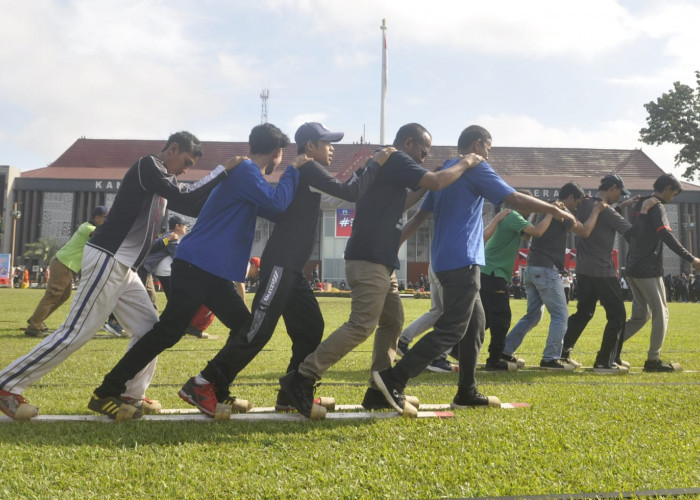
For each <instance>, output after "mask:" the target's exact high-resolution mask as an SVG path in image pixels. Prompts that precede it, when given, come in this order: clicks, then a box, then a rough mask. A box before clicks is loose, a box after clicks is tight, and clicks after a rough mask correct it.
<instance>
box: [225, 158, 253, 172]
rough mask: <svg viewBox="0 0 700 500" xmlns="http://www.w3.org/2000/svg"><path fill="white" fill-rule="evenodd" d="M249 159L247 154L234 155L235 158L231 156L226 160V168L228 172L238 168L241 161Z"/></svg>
mask: <svg viewBox="0 0 700 500" xmlns="http://www.w3.org/2000/svg"><path fill="white" fill-rule="evenodd" d="M247 159H248V157H247V156H234V157H233V158H229V159H228V160H226V161H225V162H224V168H225V169H226V171H227V172H230V171H231V170H233V169H234V168H236V167H237V166H238V164H239V163H240V162H242V161H243V160H247Z"/></svg>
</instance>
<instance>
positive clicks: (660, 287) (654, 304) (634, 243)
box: [618, 174, 700, 372]
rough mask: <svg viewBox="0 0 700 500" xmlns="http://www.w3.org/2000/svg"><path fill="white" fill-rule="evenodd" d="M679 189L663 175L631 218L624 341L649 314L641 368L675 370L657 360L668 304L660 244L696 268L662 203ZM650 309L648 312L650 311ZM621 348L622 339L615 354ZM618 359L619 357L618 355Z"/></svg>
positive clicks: (696, 261) (677, 367)
mask: <svg viewBox="0 0 700 500" xmlns="http://www.w3.org/2000/svg"><path fill="white" fill-rule="evenodd" d="M681 191H682V187H681V183H680V182H678V180H677V179H676V178H675V177H674V176H673V175H671V174H664V175H662V176H660V177H659V178H658V179H656V182H654V193H653V194H652V195H651V196H648V197H644V198H642V199H641V200H639V201H638V202H637V204H636V205H635V207H634V209H633V214H632V221H633V223H634V224H635V226H637V230H636V231H635V234H633V235H632V238H630V248H629V252H628V253H627V266H626V276H627V281H628V283H629V285H630V289H631V290H632V295H633V299H632V317H631V318H630V319H628V320H627V323H626V324H625V330H624V331H625V334H624V341H626V340H627V339H629V338H630V337H632V335H634V334H635V333H637V332H638V331H639V329H640V328H642V327H643V326H644V325H645V324H646V322H647V321H649V318H650V317H651V337H650V341H649V352H648V354H647V360H646V361H645V362H644V371H647V372H672V371H679V370H680V369H681V368H680V365H679V364H677V363H665V362H663V361H661V359H660V352H661V346H662V345H663V343H664V337H665V336H666V329H667V327H668V306H667V305H666V290H665V287H664V281H663V278H662V277H663V275H664V266H663V258H662V257H663V246H664V244H665V245H666V246H667V247H668V248H670V249H671V250H672V251H673V252H674V253H676V254H677V255H679V256H680V257H681V258H682V259H684V260H686V261H688V262H690V263H691V264H692V265H693V268H694V269H695V270H696V271H698V270H700V259H699V258H697V257H695V256H693V255H692V254H691V253H690V252H688V250H686V249H685V248H684V247H683V245H681V244H680V242H679V241H678V239H676V237H675V236H674V235H673V232H672V231H671V227H670V225H669V222H668V217H667V216H666V209H665V208H664V204H666V203H668V202H670V201H671V200H672V199H673V198H675V196H676V195H677V194H678V193H680V192H681ZM650 311H651V313H650ZM621 350H622V342H620V346H619V348H618V353H619V352H620V351H621ZM618 358H619V356H618Z"/></svg>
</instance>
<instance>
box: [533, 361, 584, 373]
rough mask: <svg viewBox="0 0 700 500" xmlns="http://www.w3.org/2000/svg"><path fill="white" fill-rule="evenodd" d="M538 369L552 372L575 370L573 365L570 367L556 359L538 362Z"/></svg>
mask: <svg viewBox="0 0 700 500" xmlns="http://www.w3.org/2000/svg"><path fill="white" fill-rule="evenodd" d="M540 369H542V370H552V371H559V372H572V371H574V370H575V369H576V368H575V367H574V365H571V364H569V363H562V362H561V361H560V360H558V359H552V360H550V361H544V360H542V361H540Z"/></svg>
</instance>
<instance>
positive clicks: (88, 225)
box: [24, 205, 109, 337]
mask: <svg viewBox="0 0 700 500" xmlns="http://www.w3.org/2000/svg"><path fill="white" fill-rule="evenodd" d="M108 213H109V209H108V208H107V207H105V206H103V205H100V206H97V207H95V209H94V210H93V211H92V220H91V221H89V222H83V223H82V224H81V225H80V226H79V227H78V229H77V230H76V231H75V233H73V236H71V237H70V239H69V240H68V243H66V244H65V245H63V247H62V248H61V249H60V250H59V251H58V252H56V255H55V256H54V257H52V258H51V262H50V263H49V273H50V274H49V280H48V282H47V283H46V293H44V297H43V298H42V299H41V301H40V302H39V305H37V306H36V310H35V311H34V314H32V317H31V318H29V319H28V320H27V323H28V325H27V328H25V330H24V334H25V335H28V336H29V337H44V336H46V335H47V334H48V333H49V332H48V328H47V327H46V325H45V324H44V321H45V320H46V318H48V317H49V316H50V315H51V313H53V312H54V311H55V310H56V309H58V308H59V307H60V306H61V304H63V303H64V302H65V301H66V300H68V297H70V294H71V291H72V290H73V279H74V278H75V275H76V274H78V273H79V272H80V263H81V261H82V260H83V250H84V249H85V244H86V243H87V241H88V239H89V238H90V237H91V236H92V233H93V232H94V231H95V228H97V227H99V226H101V225H102V223H103V222H104V221H105V219H106V218H107V214H108Z"/></svg>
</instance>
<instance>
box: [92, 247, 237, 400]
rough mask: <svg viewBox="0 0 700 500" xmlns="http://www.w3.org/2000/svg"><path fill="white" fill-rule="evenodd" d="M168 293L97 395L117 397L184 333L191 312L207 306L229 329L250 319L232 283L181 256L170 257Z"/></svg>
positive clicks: (192, 313) (103, 382)
mask: <svg viewBox="0 0 700 500" xmlns="http://www.w3.org/2000/svg"><path fill="white" fill-rule="evenodd" d="M170 282H171V286H172V287H171V295H170V300H168V304H167V306H166V307H165V310H164V311H163V314H161V315H160V319H159V320H158V323H156V324H155V325H154V326H153V328H152V329H151V330H150V331H149V332H148V333H146V334H145V335H144V336H143V337H141V339H140V340H139V341H138V342H136V344H134V345H133V347H132V348H131V349H129V350H128V351H127V352H126V354H124V357H122V359H121V360H120V361H119V362H118V363H117V364H116V366H115V367H114V368H113V369H112V371H110V372H109V373H108V374H107V375H106V376H105V378H104V380H103V381H102V385H101V386H100V387H98V388H97V390H96V391H95V393H96V394H97V396H98V397H100V398H104V397H108V396H119V395H120V394H121V393H123V392H124V390H125V388H126V382H127V381H128V380H130V379H132V378H133V377H134V375H136V374H137V373H138V372H139V371H141V370H142V369H143V368H145V367H146V365H147V364H148V363H150V362H151V360H152V359H153V358H155V357H156V356H158V354H160V353H161V352H163V351H164V350H166V349H168V348H169V347H172V346H174V345H175V344H177V343H178V341H179V340H180V339H181V338H182V336H183V335H184V334H185V328H187V326H188V325H189V324H190V321H191V320H192V317H193V316H194V313H195V312H196V311H197V309H199V307H200V306H201V305H202V304H204V305H206V306H207V307H208V308H209V309H210V310H211V311H212V312H213V313H214V314H215V315H216V317H217V318H219V320H220V321H221V322H222V323H223V324H224V325H226V326H227V327H228V328H229V329H230V330H231V331H232V332H238V330H239V329H240V327H241V326H242V325H244V324H246V323H247V322H248V320H249V319H250V312H248V308H247V307H246V305H245V303H244V302H243V299H242V298H241V296H240V295H238V293H237V292H236V289H235V288H234V286H233V282H231V281H230V280H227V279H226V278H221V277H219V276H216V275H214V274H211V273H208V272H207V271H204V270H203V269H200V268H198V267H197V266H195V265H192V264H190V263H188V262H185V261H183V260H180V259H175V260H173V265H172V274H171V276H170Z"/></svg>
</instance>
